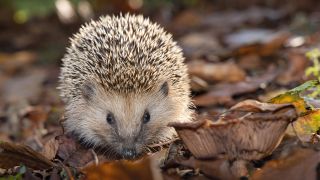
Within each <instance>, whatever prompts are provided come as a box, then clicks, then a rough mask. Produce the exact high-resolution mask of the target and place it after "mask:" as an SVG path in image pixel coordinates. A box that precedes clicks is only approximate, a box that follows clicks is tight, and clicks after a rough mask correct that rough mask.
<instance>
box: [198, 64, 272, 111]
mask: <svg viewBox="0 0 320 180" xmlns="http://www.w3.org/2000/svg"><path fill="white" fill-rule="evenodd" d="M276 75H277V73H276V72H274V71H273V70H272V68H271V70H269V71H267V72H266V73H265V74H264V75H262V76H261V77H255V78H252V79H250V80H247V81H244V82H238V83H233V84H231V83H225V84H218V85H216V86H214V87H213V89H212V90H210V91H209V92H207V93H205V94H202V95H199V96H196V97H195V98H193V99H194V104H195V105H197V106H212V105H216V104H228V105H229V104H234V101H233V96H235V95H240V94H245V93H250V92H254V91H256V90H257V89H259V88H260V87H261V86H266V84H268V83H269V82H271V81H272V80H273V79H274V78H275V77H276Z"/></svg>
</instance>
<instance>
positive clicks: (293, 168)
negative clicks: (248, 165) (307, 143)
mask: <svg viewBox="0 0 320 180" xmlns="http://www.w3.org/2000/svg"><path fill="white" fill-rule="evenodd" d="M319 164H320V152H319V151H315V150H312V149H301V148H300V149H297V150H295V151H294V152H293V153H290V154H289V155H288V156H287V157H284V158H281V159H277V160H272V161H269V162H267V163H266V164H265V165H264V166H263V167H262V169H261V170H257V171H256V172H254V173H253V175H252V177H251V178H252V179H253V180H264V179H265V180H269V179H290V180H300V179H308V180H316V179H319Z"/></svg>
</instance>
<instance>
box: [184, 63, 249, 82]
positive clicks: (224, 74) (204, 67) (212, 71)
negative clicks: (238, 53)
mask: <svg viewBox="0 0 320 180" xmlns="http://www.w3.org/2000/svg"><path fill="white" fill-rule="evenodd" d="M188 71H189V74H190V75H191V76H192V75H194V76H198V77H200V78H202V79H204V80H207V81H211V82H213V81H224V82H239V81H243V80H244V79H245V78H246V73H245V71H244V70H243V69H241V68H240V67H239V66H237V65H236V64H235V63H233V62H227V63H205V62H201V61H200V62H199V61H197V62H191V63H189V64H188Z"/></svg>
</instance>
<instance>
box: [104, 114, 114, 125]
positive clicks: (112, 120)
mask: <svg viewBox="0 0 320 180" xmlns="http://www.w3.org/2000/svg"><path fill="white" fill-rule="evenodd" d="M106 120H107V123H108V124H111V125H112V124H114V123H115V122H116V120H115V119H114V116H113V114H112V113H108V115H107V118H106Z"/></svg>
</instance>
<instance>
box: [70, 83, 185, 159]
mask: <svg viewBox="0 0 320 180" xmlns="http://www.w3.org/2000/svg"><path fill="white" fill-rule="evenodd" d="M172 98H173V97H172ZM172 98H171V95H170V87H169V84H168V83H167V82H164V83H160V84H159V86H158V87H157V88H155V89H154V90H153V91H152V92H148V93H143V94H139V93H130V94H125V95H123V94H119V93H116V92H106V91H105V90H103V88H102V87H97V85H93V84H92V83H88V84H86V85H85V86H84V88H83V104H84V105H83V106H84V107H85V108H81V109H83V112H82V113H79V117H78V119H80V121H79V120H78V121H77V122H76V123H77V125H75V124H73V125H72V126H73V127H75V126H76V127H77V129H75V131H76V132H78V134H79V136H80V137H81V138H82V139H83V140H84V142H87V143H92V145H93V146H97V147H106V148H107V151H106V153H108V155H113V156H117V157H120V158H125V159H132V158H136V157H138V156H139V155H141V154H143V153H144V152H146V150H147V145H150V144H154V143H159V142H163V141H166V140H168V139H170V138H172V136H173V135H174V132H175V131H174V130H173V129H172V128H170V127H168V126H167V124H168V123H169V122H171V121H177V117H179V116H180V113H183V112H181V111H180V109H181V107H180V108H179V107H177V106H178V105H179V102H176V101H177V99H172ZM183 106H185V105H183ZM76 109H77V108H76ZM78 109H79V108H78ZM70 114H71V113H70ZM72 114H75V113H72ZM67 126H68V125H67ZM69 126H71V125H69Z"/></svg>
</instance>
